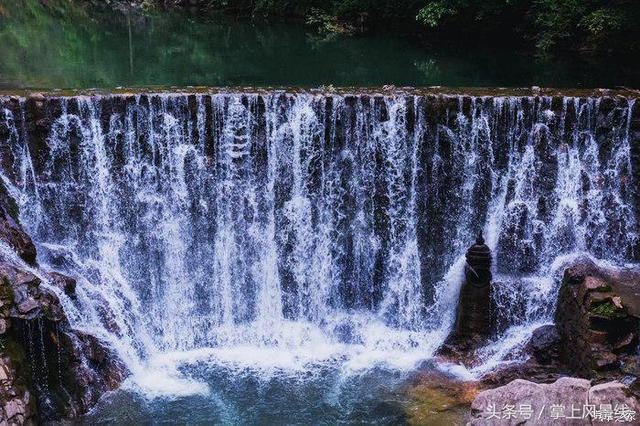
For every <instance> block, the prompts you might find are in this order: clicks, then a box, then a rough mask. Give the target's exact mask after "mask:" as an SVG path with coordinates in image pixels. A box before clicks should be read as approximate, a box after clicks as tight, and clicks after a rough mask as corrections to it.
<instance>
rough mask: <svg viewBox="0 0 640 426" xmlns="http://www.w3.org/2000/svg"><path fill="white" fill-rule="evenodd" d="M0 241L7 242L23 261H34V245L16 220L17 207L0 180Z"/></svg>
mask: <svg viewBox="0 0 640 426" xmlns="http://www.w3.org/2000/svg"><path fill="white" fill-rule="evenodd" d="M0 241H2V242H3V243H5V244H7V245H8V246H9V247H11V248H12V249H13V250H15V252H16V253H17V254H18V256H20V257H21V258H22V259H23V260H24V261H25V262H27V263H29V264H31V265H33V264H35V262H36V247H35V245H34V244H33V241H31V238H29V236H28V235H27V234H25V233H24V231H23V230H22V227H21V226H20V224H19V222H18V207H17V206H16V203H15V201H14V200H13V199H11V197H9V195H8V194H7V190H6V188H5V187H4V184H3V183H2V182H1V181H0Z"/></svg>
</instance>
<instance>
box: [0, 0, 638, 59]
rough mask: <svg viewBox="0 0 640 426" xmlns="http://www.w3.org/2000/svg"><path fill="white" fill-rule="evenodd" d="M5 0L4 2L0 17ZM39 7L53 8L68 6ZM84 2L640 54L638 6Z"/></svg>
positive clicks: (347, 0) (528, 0)
mask: <svg viewBox="0 0 640 426" xmlns="http://www.w3.org/2000/svg"><path fill="white" fill-rule="evenodd" d="M5 1H9V0H0V16H2V14H3V13H6V10H5V12H3V7H2V3H3V2H5ZM11 1H24V2H25V3H26V4H30V3H33V2H32V1H27V0H11ZM35 1H39V2H41V3H43V4H47V5H49V8H50V9H51V8H52V7H51V6H50V5H52V4H53V5H59V4H62V3H66V2H58V1H56V0H47V1H45V0H35ZM87 1H90V2H93V3H95V4H101V5H105V4H107V5H110V6H113V5H117V6H118V7H123V6H133V7H135V8H138V9H150V8H170V7H189V8H193V7H197V8H206V9H210V10H217V11H224V12H231V13H237V14H239V15H240V14H242V15H246V16H253V17H274V16H281V17H287V18H297V19H299V20H303V21H305V22H307V23H308V24H309V25H311V26H313V27H315V28H317V29H318V30H319V32H320V33H324V34H327V33H345V32H361V31H368V30H373V31H377V32H382V31H389V30H400V31H403V32H405V33H408V34H410V35H411V36H413V37H415V38H419V39H421V40H423V41H426V42H428V43H440V42H442V41H456V39H458V41H462V42H464V43H468V42H469V41H476V42H484V41H485V40H487V39H491V40H492V41H494V42H500V43H507V42H509V43H514V42H519V43H521V44H529V45H531V46H533V47H535V49H537V50H538V51H539V52H540V53H549V52H554V51H562V52H564V51H591V52H607V53H629V52H633V51H638V50H640V25H639V24H638V22H640V0H607V1H604V0H75V2H76V3H78V4H80V3H84V2H87ZM54 8H55V7H54ZM5 9H6V8H5Z"/></svg>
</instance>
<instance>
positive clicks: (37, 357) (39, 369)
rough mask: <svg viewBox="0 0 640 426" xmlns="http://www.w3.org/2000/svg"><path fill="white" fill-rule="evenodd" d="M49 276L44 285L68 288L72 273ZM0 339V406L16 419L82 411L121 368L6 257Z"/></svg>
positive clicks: (118, 377) (0, 268) (111, 385)
mask: <svg viewBox="0 0 640 426" xmlns="http://www.w3.org/2000/svg"><path fill="white" fill-rule="evenodd" d="M50 276H51V281H50V282H49V284H50V285H54V286H56V287H59V288H60V289H61V290H62V291H64V292H65V293H67V294H73V290H74V286H73V284H75V281H74V280H73V279H72V278H70V277H67V276H64V275H62V274H59V273H52V274H50ZM0 339H1V340H2V355H3V357H2V366H0V382H1V387H0V407H4V412H5V414H4V415H5V418H6V419H13V420H12V421H13V422H14V423H16V424H23V423H25V422H27V423H28V420H29V419H38V420H40V421H43V420H51V419H61V418H64V417H75V416H78V415H80V414H82V413H85V412H86V411H87V410H88V409H89V408H91V407H92V406H93V405H94V404H95V403H96V402H97V401H98V398H99V397H100V396H101V395H102V394H103V393H104V392H106V391H108V390H112V389H115V388H117V387H118V386H119V384H120V383H121V382H122V380H123V379H124V377H125V376H126V374H127V371H126V368H125V367H124V365H123V364H121V363H120V362H119V361H118V360H117V359H116V358H115V357H114V355H113V354H112V353H111V351H110V350H109V348H107V347H106V346H105V345H104V344H103V343H102V342H100V341H99V340H98V339H96V338H95V337H93V336H91V335H88V334H85V333H80V332H77V331H74V330H72V329H71V328H70V326H69V323H68V321H67V319H66V317H65V315H64V312H63V310H62V307H61V305H60V300H59V298H58V296H57V295H56V294H55V293H54V292H53V291H51V290H49V289H48V288H46V287H45V286H44V284H43V283H42V280H41V279H40V278H38V277H37V276H36V275H34V274H33V273H31V272H29V271H25V270H22V269H21V268H20V267H18V266H15V265H12V264H9V263H6V262H4V263H0ZM4 376H7V377H8V378H7V379H6V380H4V379H3V377H4Z"/></svg>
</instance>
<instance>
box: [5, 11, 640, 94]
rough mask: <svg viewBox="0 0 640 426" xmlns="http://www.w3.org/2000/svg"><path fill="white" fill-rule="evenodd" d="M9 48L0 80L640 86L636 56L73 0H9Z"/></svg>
mask: <svg viewBox="0 0 640 426" xmlns="http://www.w3.org/2000/svg"><path fill="white" fill-rule="evenodd" d="M43 3H44V4H46V5H43ZM78 4H80V5H83V4H84V5H83V6H79V5H78ZM439 44H441V43H439V42H438V40H433V41H432V43H431V45H432V46H438V45H439ZM0 51H1V60H0V89H12V88H43V89H54V88H58V89H71V88H79V89H82V88H114V87H141V86H189V85H199V86H243V85H251V86H309V87H318V86H322V85H334V86H379V85H385V84H391V85H398V86H400V85H408V86H433V85H443V86H493V87H500V86H501V87H515V86H523V87H528V86H533V85H537V86H546V87H610V88H613V87H617V86H628V87H629V86H630V87H640V73H638V69H640V68H639V67H637V66H636V65H637V59H633V58H630V59H629V60H625V61H613V60H612V59H607V60H604V59H603V60H600V61H591V62H586V61H584V60H579V59H576V58H572V59H571V60H569V59H566V58H565V59H562V58H555V59H541V58H536V57H534V56H531V55H528V54H522V53H521V52H514V51H512V50H510V49H506V48H505V49H501V48H500V46H484V47H480V48H478V47H474V48H460V47H456V48H453V47H448V48H445V47H441V48H438V47H431V48H426V47H424V45H420V44H418V43H415V42H413V41H412V40H410V39H405V38H401V37H398V36H396V35H391V34H384V33H378V34H375V35H366V36H365V35H352V36H349V35H322V34H319V33H318V32H317V31H316V30H314V29H313V28H310V27H308V26H305V25H303V24H295V23H290V22H289V23H284V22H275V23H274V22H269V23H266V22H257V21H252V20H249V19H235V18H233V17H229V16H222V15H210V16H200V15H194V14H189V13H185V12H171V13H168V12H164V13H156V14H151V15H140V14H128V13H124V12H113V11H107V10H104V9H100V10H97V9H95V8H91V7H89V6H86V4H85V3H83V2H76V3H73V2H69V1H67V0H48V1H46V2H42V1H41V0H0ZM633 61H636V63H635V64H634V63H633Z"/></svg>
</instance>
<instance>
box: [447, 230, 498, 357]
mask: <svg viewBox="0 0 640 426" xmlns="http://www.w3.org/2000/svg"><path fill="white" fill-rule="evenodd" d="M491 262H492V258H491V250H490V249H489V247H488V246H487V245H485V243H484V239H483V238H482V234H480V235H479V236H478V238H477V239H476V243H475V244H474V245H473V246H471V247H470V248H469V250H467V254H466V263H465V267H464V275H465V281H464V283H462V287H461V288H460V297H459V299H458V305H457V307H456V321H455V325H454V328H453V331H452V332H451V334H450V335H449V336H448V338H447V341H446V342H445V344H444V345H443V346H442V348H441V349H440V351H439V354H440V355H442V356H444V357H447V358H452V359H456V360H463V361H466V363H471V362H473V358H474V352H475V350H476V349H477V348H478V347H479V346H481V345H482V344H483V343H485V342H486V340H487V338H488V337H489V336H491V335H492V334H493V333H495V331H496V330H495V321H494V317H495V315H494V309H495V308H494V307H493V302H492V296H491Z"/></svg>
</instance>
